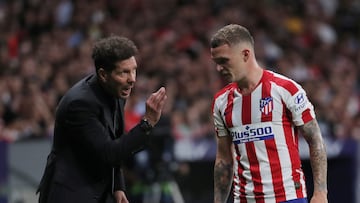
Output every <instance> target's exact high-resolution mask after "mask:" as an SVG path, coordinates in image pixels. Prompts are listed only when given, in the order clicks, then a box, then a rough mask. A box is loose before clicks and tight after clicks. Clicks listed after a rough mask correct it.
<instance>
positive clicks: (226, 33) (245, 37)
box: [210, 24, 254, 48]
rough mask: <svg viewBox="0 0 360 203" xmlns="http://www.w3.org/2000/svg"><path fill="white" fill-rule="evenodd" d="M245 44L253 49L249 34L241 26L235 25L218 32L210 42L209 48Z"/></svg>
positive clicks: (252, 41)
mask: <svg viewBox="0 0 360 203" xmlns="http://www.w3.org/2000/svg"><path fill="white" fill-rule="evenodd" d="M241 42H247V43H249V44H251V46H252V47H254V39H253V37H252V36H251V34H250V32H249V31H248V30H247V29H246V28H245V27H243V26H241V25H237V24H230V25H227V26H225V27H223V28H221V29H220V30H218V31H217V32H216V33H215V34H214V35H213V37H212V38H211V40H210V46H211V48H216V47H218V46H221V45H224V44H227V45H229V46H232V45H235V44H238V43H241Z"/></svg>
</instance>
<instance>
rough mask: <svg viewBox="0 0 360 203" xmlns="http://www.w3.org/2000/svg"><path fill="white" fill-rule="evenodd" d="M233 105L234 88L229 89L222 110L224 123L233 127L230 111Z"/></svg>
mask: <svg viewBox="0 0 360 203" xmlns="http://www.w3.org/2000/svg"><path fill="white" fill-rule="evenodd" d="M233 107H234V89H230V92H229V94H228V99H227V105H226V109H225V111H224V116H225V123H226V126H227V127H228V128H232V127H233V122H232V112H233Z"/></svg>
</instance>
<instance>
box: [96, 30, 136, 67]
mask: <svg viewBox="0 0 360 203" xmlns="http://www.w3.org/2000/svg"><path fill="white" fill-rule="evenodd" d="M137 52H138V49H137V47H136V45H135V43H134V42H133V41H131V40H130V39H128V38H126V37H122V36H115V35H112V36H110V37H107V38H103V39H100V40H98V41H97V42H95V44H94V47H93V52H92V55H91V57H92V59H93V61H94V65H95V69H96V72H97V71H98V70H99V68H103V69H104V70H105V71H109V72H110V71H112V70H114V69H115V67H116V63H117V62H119V61H122V60H126V59H128V58H130V57H132V56H135V55H136V54H137Z"/></svg>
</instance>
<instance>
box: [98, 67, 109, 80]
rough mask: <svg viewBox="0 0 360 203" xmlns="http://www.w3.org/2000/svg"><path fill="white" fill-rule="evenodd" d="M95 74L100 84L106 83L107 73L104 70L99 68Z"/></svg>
mask: <svg viewBox="0 0 360 203" xmlns="http://www.w3.org/2000/svg"><path fill="white" fill-rule="evenodd" d="M97 74H98V76H99V79H100V81H101V82H106V81H107V72H106V71H105V69H103V68H99V69H98V71H97Z"/></svg>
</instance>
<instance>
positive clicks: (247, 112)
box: [241, 95, 264, 203]
mask: <svg viewBox="0 0 360 203" xmlns="http://www.w3.org/2000/svg"><path fill="white" fill-rule="evenodd" d="M241 118H242V124H243V125H246V124H250V123H251V95H245V96H243V103H242V115H241ZM245 146H246V154H247V156H248V159H249V164H250V173H251V177H252V181H253V183H254V190H253V192H254V195H255V199H256V203H263V202H264V193H263V185H262V182H261V174H260V166H259V161H258V159H257V156H256V151H255V146H254V143H253V142H247V143H245Z"/></svg>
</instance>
